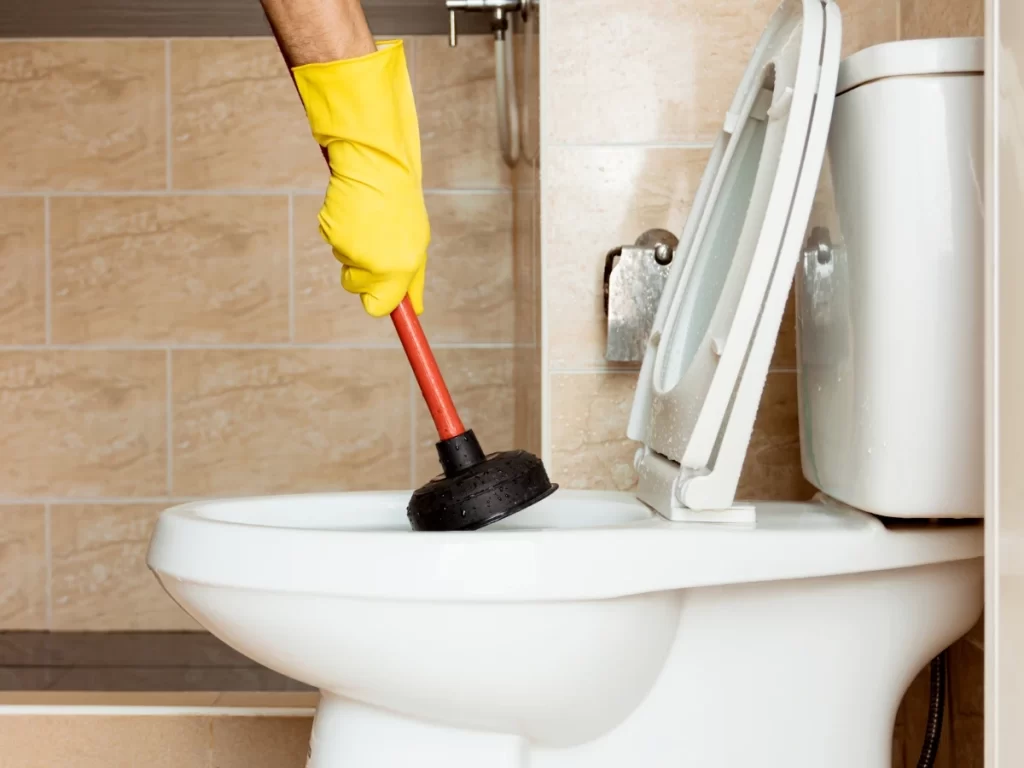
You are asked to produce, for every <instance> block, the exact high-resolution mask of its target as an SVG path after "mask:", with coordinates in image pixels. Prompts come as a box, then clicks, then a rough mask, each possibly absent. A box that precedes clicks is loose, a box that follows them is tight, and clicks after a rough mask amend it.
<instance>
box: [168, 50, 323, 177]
mask: <svg viewBox="0 0 1024 768" xmlns="http://www.w3.org/2000/svg"><path fill="white" fill-rule="evenodd" d="M171 137H172V142H171V151H172V156H173V166H172V171H171V179H172V184H173V186H174V187H176V188H180V189H243V188H245V189H250V188H257V189H265V188H268V187H269V188H280V187H286V188H308V189H321V190H322V189H324V188H325V187H326V185H327V170H326V166H325V164H324V159H323V155H322V154H321V152H320V149H319V147H317V145H316V142H315V141H314V140H313V137H312V134H311V133H310V129H309V124H308V123H307V121H306V116H305V113H304V111H303V109H302V102H301V101H300V99H299V96H298V92H297V91H296V90H295V86H294V84H293V83H292V80H291V77H289V74H288V68H287V67H286V66H285V63H284V60H283V59H282V57H281V53H280V51H279V50H278V47H277V44H276V43H275V42H274V40H273V39H270V38H267V39H257V40H251V39H248V40H237V39H213V38H204V39H191V40H173V41H172V42H171Z"/></svg>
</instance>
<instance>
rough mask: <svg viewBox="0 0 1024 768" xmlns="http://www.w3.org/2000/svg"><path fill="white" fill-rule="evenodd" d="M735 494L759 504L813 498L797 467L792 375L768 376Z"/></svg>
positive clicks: (809, 485) (798, 437) (795, 409)
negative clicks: (761, 502)
mask: <svg viewBox="0 0 1024 768" xmlns="http://www.w3.org/2000/svg"><path fill="white" fill-rule="evenodd" d="M736 495H737V497H738V498H741V499H754V500H759V501H769V500H780V501H791V500H797V501H803V500H806V499H809V498H811V496H813V495H814V488H813V487H812V486H811V484H810V483H808V482H807V480H805V479H804V476H803V471H802V469H801V467H800V425H799V421H798V403H797V391H796V374H795V373H771V374H769V375H768V379H767V381H766V382H765V385H764V392H763V393H762V395H761V403H760V405H759V406H758V409H757V419H756V420H755V422H754V431H753V434H752V435H751V437H750V447H749V448H748V449H747V457H746V460H745V461H744V463H743V472H742V474H741V475H740V483H739V487H738V488H737V490H736Z"/></svg>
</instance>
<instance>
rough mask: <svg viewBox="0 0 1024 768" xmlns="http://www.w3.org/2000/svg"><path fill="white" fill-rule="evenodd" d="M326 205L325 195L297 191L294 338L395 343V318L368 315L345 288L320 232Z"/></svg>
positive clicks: (305, 341) (305, 342)
mask: <svg viewBox="0 0 1024 768" xmlns="http://www.w3.org/2000/svg"><path fill="white" fill-rule="evenodd" d="M322 204H323V195H296V196H295V197H294V198H293V200H292V205H293V206H294V208H293V213H292V237H293V238H294V246H293V247H294V258H295V309H294V312H295V341H296V342H300V343H304V344H309V343H314V344H316V343H329V342H342V343H352V344H382V343H394V342H395V327H394V325H393V324H392V323H391V321H390V320H389V319H388V318H379V319H378V318H372V317H370V316H369V315H367V314H366V312H364V311H363V306H362V304H361V303H360V301H359V299H358V297H356V296H353V295H352V294H350V293H348V292H346V291H345V290H344V289H343V288H342V287H341V264H339V263H338V261H337V260H336V259H335V258H334V255H333V254H332V253H331V247H330V246H329V245H327V243H326V242H324V239H323V237H321V236H320V229H319V225H318V224H317V214H318V213H319V211H320V206H321V205H322ZM432 309H434V308H433V307H432Z"/></svg>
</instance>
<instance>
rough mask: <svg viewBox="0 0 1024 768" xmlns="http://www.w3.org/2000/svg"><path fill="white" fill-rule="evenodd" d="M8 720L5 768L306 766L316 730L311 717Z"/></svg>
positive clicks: (0, 737)
mask: <svg viewBox="0 0 1024 768" xmlns="http://www.w3.org/2000/svg"><path fill="white" fill-rule="evenodd" d="M129 712H130V710H129ZM5 720H6V722H5V726H6V727H4V728H3V729H0V754H2V755H3V759H2V761H0V764H2V765H4V766H8V765H10V766H17V768H52V767H53V766H74V768H111V767H112V766H119V767H120V766H133V767H134V766H146V767H147V768H303V766H304V765H305V762H306V748H307V745H308V744H309V733H310V729H311V726H312V721H311V718H309V717H307V716H302V717H282V716H274V715H273V714H267V715H265V716H255V717H237V716H212V717H211V716H198V715H189V714H187V713H184V714H179V715H170V716H168V715H164V716H159V715H152V714H134V715H132V714H129V713H127V712H123V711H122V713H121V714H119V715H110V714H108V715H96V714H84V713H83V714H73V715H68V714H63V715H59V714H27V713H25V714H21V715H5ZM14 723H16V725H15V724H14Z"/></svg>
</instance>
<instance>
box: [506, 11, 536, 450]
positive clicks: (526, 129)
mask: <svg viewBox="0 0 1024 768" xmlns="http://www.w3.org/2000/svg"><path fill="white" fill-rule="evenodd" d="M516 22H517V29H516V36H515V43H516V49H515V54H516V58H515V61H516V86H517V96H518V103H519V109H520V110H521V113H520V125H521V130H522V134H521V145H522V146H521V151H520V157H519V162H518V163H517V164H516V166H515V168H514V170H513V173H512V184H513V194H514V208H513V209H514V214H513V242H514V250H513V264H514V267H513V275H514V277H513V284H514V288H515V307H516V309H515V341H516V352H515V392H516V417H515V444H516V447H518V448H522V449H524V450H528V451H531V452H532V453H535V454H538V455H539V454H540V453H541V393H542V387H541V340H540V329H541V308H542V304H541V301H540V287H541V285H540V284H541V247H540V219H541V210H540V189H539V184H540V178H539V174H540V39H539V35H538V31H539V27H540V19H539V18H538V17H537V15H536V14H534V15H533V16H531V17H530V18H529V19H528V20H527V21H526V22H521V21H520V20H519V19H518V18H517V20H516Z"/></svg>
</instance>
